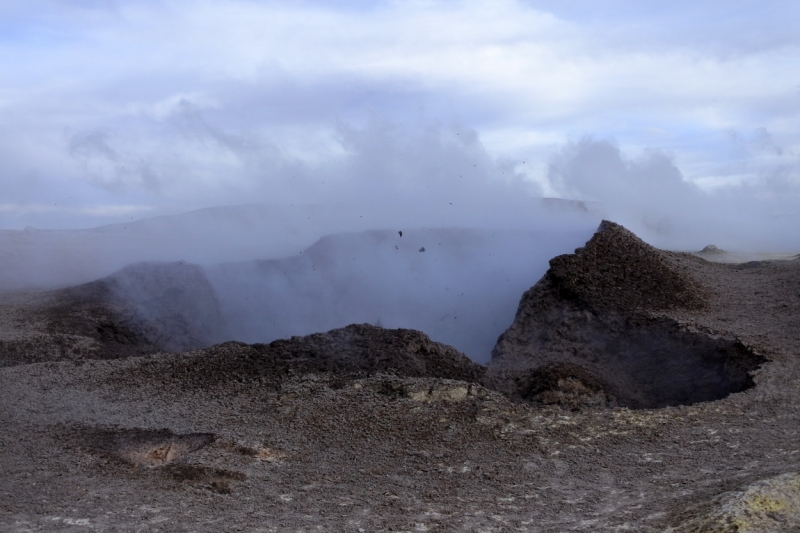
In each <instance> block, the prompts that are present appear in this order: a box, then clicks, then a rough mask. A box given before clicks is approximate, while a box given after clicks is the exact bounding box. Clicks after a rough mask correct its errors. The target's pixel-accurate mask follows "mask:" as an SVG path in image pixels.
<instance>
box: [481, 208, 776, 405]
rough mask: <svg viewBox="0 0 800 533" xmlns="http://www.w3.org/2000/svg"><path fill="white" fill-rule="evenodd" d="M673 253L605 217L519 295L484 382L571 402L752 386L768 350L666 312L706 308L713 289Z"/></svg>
mask: <svg viewBox="0 0 800 533" xmlns="http://www.w3.org/2000/svg"><path fill="white" fill-rule="evenodd" d="M674 255H676V254H669V253H667V252H662V251H660V250H657V249H655V248H653V247H651V246H649V245H648V244H646V243H644V242H643V241H641V240H640V239H639V238H637V237H636V236H635V235H633V234H632V233H631V232H629V231H627V230H626V229H625V228H623V227H622V226H619V225H617V224H614V223H612V222H607V221H603V223H602V224H601V225H600V227H599V229H598V231H597V233H596V234H595V235H594V237H592V239H591V240H590V241H589V242H588V243H587V244H586V246H585V247H583V248H579V249H577V250H576V251H575V254H572V255H563V256H558V257H556V258H554V259H552V260H551V261H550V265H551V267H550V270H548V272H547V273H546V274H545V276H544V277H543V278H542V279H541V280H540V281H539V282H538V283H537V284H536V285H535V286H534V287H532V288H531V289H530V290H528V291H527V292H526V293H525V294H524V295H523V297H522V300H521V302H520V305H519V309H518V311H517V315H516V319H515V321H514V323H513V324H512V325H511V327H510V328H509V329H508V330H507V331H506V332H505V333H503V335H502V336H501V337H500V338H499V340H498V343H497V346H496V347H495V349H494V352H493V356H492V361H491V363H490V364H489V370H488V372H487V376H486V384H487V385H488V386H489V387H491V388H495V389H497V390H500V391H502V392H504V393H506V394H509V395H511V396H516V397H519V398H522V399H525V400H529V401H534V402H539V403H556V404H562V405H566V406H569V407H572V408H577V407H580V406H582V405H583V406H614V405H621V406H626V407H633V408H652V407H665V406H670V405H688V404H692V403H696V402H701V401H709V400H715V399H719V398H723V397H725V396H727V395H728V394H730V393H732V392H739V391H742V390H745V389H747V388H749V387H751V386H752V384H753V382H752V379H751V377H750V372H752V371H753V370H755V369H756V368H757V367H758V365H759V364H761V363H762V362H763V361H764V359H763V358H762V357H760V356H759V355H757V354H755V353H753V352H752V351H751V350H749V349H748V348H747V347H745V346H744V345H743V344H742V343H740V342H738V341H737V340H736V339H733V338H721V337H719V336H713V335H709V334H706V333H705V332H703V331H701V330H699V329H697V328H694V327H693V326H691V325H687V324H682V323H679V322H678V321H676V320H674V319H671V318H668V317H666V316H663V315H662V314H660V313H661V312H662V311H665V310H676V309H683V310H698V309H703V308H704V306H705V305H706V302H707V299H708V298H709V296H710V294H711V292H710V291H709V290H708V289H706V288H705V287H703V286H702V285H701V284H700V283H699V282H698V281H696V280H695V279H693V278H692V276H691V275H690V274H689V273H688V271H687V270H686V269H685V268H684V267H683V266H682V265H681V264H680V262H679V261H676V260H675V259H674ZM678 255H679V254H678Z"/></svg>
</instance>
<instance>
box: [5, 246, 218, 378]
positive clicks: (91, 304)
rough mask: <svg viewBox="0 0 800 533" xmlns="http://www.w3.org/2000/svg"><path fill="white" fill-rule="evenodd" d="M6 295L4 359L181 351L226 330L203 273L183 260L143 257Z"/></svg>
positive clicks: (19, 361)
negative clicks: (64, 283) (76, 279)
mask: <svg viewBox="0 0 800 533" xmlns="http://www.w3.org/2000/svg"><path fill="white" fill-rule="evenodd" d="M3 300H4V301H3V303H4V304H5V306H3V307H5V309H7V310H8V312H7V313H6V312H2V311H1V310H0V322H5V323H4V324H3V325H4V326H5V327H3V328H2V329H3V331H2V338H0V366H8V365H15V364H26V363H33V362H40V361H55V360H63V359H72V360H83V359H87V358H88V359H95V358H99V359H109V358H111V359H113V358H119V357H129V356H137V355H144V354H149V353H156V352H161V351H168V352H182V351H185V350H190V349H193V348H199V347H203V346H209V345H211V344H214V343H215V342H220V341H222V340H225V336H226V335H225V324H224V320H223V317H222V315H221V313H220V309H219V303H218V301H217V298H216V295H215V293H214V290H213V289H212V287H211V285H209V283H208V280H207V279H206V276H205V273H204V272H203V270H202V269H201V268H200V267H199V266H197V265H192V264H188V263H184V262H177V263H138V264H134V265H129V266H127V267H125V268H123V269H121V270H119V271H118V272H115V273H114V274H112V275H110V276H107V277H105V278H102V279H99V280H97V281H93V282H90V283H85V284H83V285H77V286H75V287H70V288H66V289H58V290H55V291H43V292H27V293H17V294H11V295H8V296H6V297H5V298H4V299H3ZM3 319H5V320H3Z"/></svg>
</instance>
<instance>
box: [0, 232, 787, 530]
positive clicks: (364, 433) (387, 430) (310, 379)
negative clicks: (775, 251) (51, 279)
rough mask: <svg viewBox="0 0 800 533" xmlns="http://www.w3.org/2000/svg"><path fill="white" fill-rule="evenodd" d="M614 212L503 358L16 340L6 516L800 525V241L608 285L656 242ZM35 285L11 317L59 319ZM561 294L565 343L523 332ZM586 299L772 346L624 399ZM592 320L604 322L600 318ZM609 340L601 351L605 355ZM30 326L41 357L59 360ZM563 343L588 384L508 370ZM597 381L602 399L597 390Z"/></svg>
mask: <svg viewBox="0 0 800 533" xmlns="http://www.w3.org/2000/svg"><path fill="white" fill-rule="evenodd" d="M601 229H602V228H601ZM606 230H607V231H610V233H609V234H608V235H605V236H601V237H600V238H598V240H599V241H602V240H603V239H606V238H607V237H609V236H610V238H609V239H607V244H610V245H609V246H608V247H606V249H605V250H601V249H600V248H598V247H597V246H596V245H593V244H592V243H591V242H590V243H589V244H587V248H588V252H591V253H584V255H581V254H580V253H578V254H577V255H576V256H569V257H571V258H572V259H570V260H568V261H565V260H563V259H560V260H558V261H555V262H554V267H553V268H552V269H551V271H550V272H549V273H548V275H551V274H557V279H560V280H564V279H567V280H582V281H581V283H582V284H581V283H578V284H573V285H572V286H573V287H578V288H577V289H575V290H573V291H572V292H570V293H569V294H567V293H561V292H559V293H555V294H553V293H551V294H550V296H552V297H553V299H551V300H549V301H548V302H544V303H543V302H541V301H540V302H539V303H538V304H531V300H530V298H527V297H525V298H523V300H522V302H521V304H520V312H519V313H518V315H517V320H516V321H515V324H514V325H512V327H511V328H510V329H509V332H507V334H506V343H505V344H504V343H503V342H502V341H501V343H500V344H499V345H498V349H496V353H495V360H494V361H493V362H492V363H491V364H490V365H489V368H488V370H484V369H483V368H480V367H477V365H474V366H473V365H471V364H469V362H468V361H465V360H464V359H462V358H461V357H460V354H458V352H456V351H455V350H453V349H452V348H449V347H446V346H443V345H440V344H438V343H434V342H432V341H430V340H429V339H427V337H425V336H424V335H422V334H419V333H415V332H409V331H408V330H382V329H380V328H373V327H369V326H358V327H355V328H352V327H351V329H346V330H337V331H335V332H331V333H329V334H327V335H328V336H310V337H306V338H295V339H292V340H289V341H281V342H283V343H284V344H280V345H275V344H273V345H267V346H264V345H255V346H248V345H243V344H239V343H226V344H224V345H220V346H217V347H214V348H210V349H205V350H196V351H193V352H187V353H183V354H169V353H159V354H151V355H146V356H143V357H129V358H124V359H114V360H103V359H101V358H87V357H101V356H100V355H97V354H95V355H92V354H94V353H95V352H90V353H87V357H74V358H72V359H68V360H60V361H44V362H30V363H27V364H21V363H25V361H17V362H16V363H14V364H10V363H7V364H8V365H9V366H6V367H5V368H1V369H0V406H2V407H0V424H2V427H3V432H2V434H0V471H1V472H2V476H0V530H2V531H13V532H23V531H548V532H549V531H552V532H560V531H592V532H595V531H642V532H650V531H668V530H677V531H697V532H700V531H708V532H710V531H731V532H733V531H741V532H743V531H798V530H799V529H798V527H800V526H798V515H797V513H798V509H800V500H799V499H798V498H800V496H798V494H799V493H800V489H798V488H797V487H800V482H799V481H798V479H800V478H799V477H798V476H797V474H796V473H797V472H800V438H799V436H798V433H799V432H800V419H799V418H798V415H800V412H799V411H800V394H798V393H800V390H799V389H800V379H798V378H800V362H799V361H798V356H799V355H800V261H771V262H753V263H745V264H720V263H713V262H709V261H706V260H703V259H700V258H697V257H694V256H691V255H689V254H679V253H671V252H661V251H657V250H651V249H648V248H643V250H644V252H642V253H644V254H645V255H646V256H647V254H657V256H647V257H644V261H645V263H646V264H650V265H651V266H652V265H656V267H653V268H664V269H666V271H665V272H666V274H665V275H666V277H662V278H657V279H660V280H662V281H660V282H659V286H663V285H664V281H663V280H666V281H667V282H668V283H669V284H670V285H669V287H670V291H673V292H674V293H675V294H677V295H678V296H679V298H678V300H679V301H678V302H677V304H675V305H673V303H675V302H672V301H670V300H669V299H666V300H664V299H659V298H658V297H652V298H651V297H648V298H645V299H644V300H643V299H641V298H640V297H639V296H637V295H641V294H646V295H647V294H650V292H648V291H652V290H656V292H658V291H657V289H658V288H659V287H655V288H654V287H653V286H651V285H648V276H639V278H638V280H637V281H636V283H638V284H639V285H637V286H636V288H635V290H633V291H627V292H626V291H625V290H622V292H615V291H616V290H617V289H614V287H618V285H619V283H623V282H625V279H626V278H625V276H628V275H636V272H631V271H625V269H623V271H625V272H627V274H624V275H623V276H622V277H621V278H618V277H615V276H616V274H613V275H612V274H609V275H603V276H600V277H599V278H597V277H596V276H594V275H593V274H591V273H592V272H598V271H600V272H604V270H603V269H604V268H606V267H607V266H608V265H624V264H627V263H626V261H627V260H628V259H627V258H628V256H629V255H630V254H629V253H628V252H625V251H624V250H626V249H630V248H626V246H634V247H639V246H640V245H639V244H638V243H636V242H635V241H630V240H629V239H630V235H629V234H627V233H623V232H622V231H621V230H619V229H614V228H613V227H612V228H611V229H610V230H609V229H608V227H606ZM601 233H603V232H601ZM626 243H627V244H626ZM622 244H624V245H625V246H621V245H622ZM617 245H620V246H621V247H620V246H617ZM637 249H639V248H637ZM620 250H623V251H620ZM595 252H597V253H595ZM587 257H589V258H590V259H587ZM640 259H641V257H640ZM587 261H588V264H587ZM638 268H639V269H640V271H641V269H642V268H645V267H643V266H641V265H640V266H639V267H638ZM647 268H650V267H647ZM667 271H668V272H667ZM676 272H677V273H679V274H680V275H679V276H678V277H675V276H673V275H672V274H671V273H676ZM587 273H589V274H588V275H587ZM545 278H547V276H545ZM650 279H653V278H652V277H651V278H650ZM684 281H686V283H683V282H684ZM550 282H552V280H550V281H548V280H547V279H543V281H542V282H540V284H539V285H538V286H539V289H536V287H534V288H533V289H531V291H529V293H526V295H527V296H535V295H536V294H537V291H540V289H541V287H542V286H543V285H545V284H547V283H550ZM618 282H619V283H618ZM580 287H584V289H580ZM687 291H688V292H687ZM615 295H616V296H615ZM617 297H619V299H620V300H615V298H617ZM37 298H38V299H35V302H34V301H33V300H31V299H26V298H24V297H20V296H14V297H12V296H4V298H3V303H2V306H0V324H2V328H3V331H2V339H16V340H15V342H16V341H19V340H20V338H23V340H24V338H33V337H35V336H36V335H44V334H46V333H47V332H46V331H44V332H43V331H42V328H43V327H45V326H43V325H42V324H44V323H37V322H35V321H31V322H25V323H24V324H20V323H19V322H20V320H19V319H18V317H24V316H27V315H25V313H26V309H28V308H29V307H30V306H31V305H33V303H36V305H46V301H47V300H46V296H45V295H40V296H39V297H37ZM652 301H655V302H657V305H649V304H648V302H652ZM31 302H33V303H31ZM529 305H534V307H536V306H537V305H538V307H536V309H534V310H535V311H536V312H535V313H527V312H526V311H525V310H526V309H528V310H530V309H533V308H532V307H530V306H529ZM558 309H561V310H562V314H563V316H565V317H567V318H568V319H569V320H567V322H566V323H565V324H562V326H565V327H566V329H565V330H564V331H563V332H562V333H563V334H564V336H563V338H562V340H563V342H562V341H558V342H557V343H556V342H555V341H552V342H550V343H549V344H548V343H546V342H545V343H543V344H541V346H542V347H543V348H542V349H541V350H539V351H535V350H532V349H530V346H531V344H530V343H531V342H532V341H531V339H539V338H541V331H539V332H538V333H537V332H536V331H534V329H535V328H536V327H540V326H537V324H541V322H537V321H538V320H539V319H540V318H541V317H542V316H545V317H550V316H551V313H553V312H555V311H554V310H558ZM576 309H578V310H579V311H580V312H582V313H584V314H585V312H586V311H587V310H588V311H590V313H589V314H592V313H591V311H592V310H594V311H595V315H596V316H599V317H600V318H601V320H600V323H601V324H606V326H607V327H608V328H610V329H611V330H612V333H613V335H612V334H609V335H610V337H608V338H611V339H612V340H613V339H614V338H616V337H614V335H617V334H621V333H620V332H623V333H625V332H627V333H625V334H628V333H631V332H632V331H633V332H635V328H637V327H645V328H646V327H649V325H652V324H653V323H657V324H663V323H667V322H669V324H671V325H670V326H669V328H667V327H665V329H664V330H663V332H662V333H663V335H665V336H666V337H664V338H667V337H669V335H671V334H672V333H670V332H676V333H675V335H677V336H679V337H680V336H681V335H683V336H684V337H685V336H687V335H694V336H695V337H696V338H697V339H701V340H703V341H702V342H711V341H714V342H717V341H720V342H724V343H733V344H735V345H736V346H740V347H741V349H743V350H745V351H744V352H741V353H742V354H747V357H750V356H751V355H752V354H755V355H757V356H758V357H759V358H761V359H759V362H758V364H756V365H755V366H754V367H753V368H750V367H748V368H747V369H746V371H747V372H749V373H750V374H751V375H750V380H751V382H750V383H746V384H745V385H743V386H742V387H741V389H742V390H741V391H740V392H734V393H732V394H730V395H727V396H724V397H722V398H720V399H717V400H715V401H694V400H692V399H691V398H689V399H688V400H687V401H686V403H690V405H681V404H680V401H678V400H676V401H675V402H673V403H676V405H667V406H665V407H660V408H633V407H641V405H635V404H633V403H632V404H631V405H629V406H628V407H619V404H620V403H624V398H625V397H626V396H625V394H626V390H627V389H624V387H626V386H628V385H627V384H626V383H628V382H626V381H625V380H617V381H613V380H612V378H610V377H609V375H611V374H609V375H606V374H602V373H600V372H599V371H598V370H597V368H599V367H602V365H599V364H598V365H596V366H595V367H592V366H591V364H589V363H586V361H589V362H591V360H590V359H589V358H588V356H586V357H583V355H581V354H582V353H583V352H582V351H581V349H580V348H579V346H580V345H579V344H577V340H579V339H581V338H582V335H584V333H585V332H586V331H588V330H587V329H586V324H585V323H584V322H580V321H575V320H572V319H571V318H570V317H573V312H574V311H575V310H576ZM537 313H539V314H537ZM612 315H613V317H612V318H608V317H610V316H612ZM37 316H38V315H37ZM531 317H533V318H531ZM537 317H538V318H537ZM526 320H527V321H528V322H525V321H526ZM548 320H550V318H548ZM23 322H24V321H23ZM592 324H594V325H593V326H592V327H593V328H595V329H592V330H591V333H592V335H594V334H595V333H596V332H597V331H600V330H602V329H603V328H602V327H600V326H597V325H596V324H597V323H596V322H593V323H592ZM570 328H571V329H570ZM598 328H599V329H598ZM614 328H617V329H614ZM670 328H672V329H670ZM646 331H649V330H646ZM659 331H661V330H659ZM582 332H583V333H582ZM662 333H659V334H662ZM63 334H66V333H63ZM15 335H16V337H15ZM20 336H21V337H20ZM26 336H27V337H26ZM584 336H585V335H584ZM645 336H646V335H645ZM312 337H313V338H312ZM684 337H681V338H684ZM628 338H633V337H625V339H628ZM685 338H689V337H685ZM342 339H350V340H349V341H348V342H349V344H347V347H346V349H345V348H339V347H337V345H336V343H337V342H338V343H341V342H343V341H342ZM353 339H355V340H353ZM513 339H516V340H515V341H514V342H515V343H516V345H517V346H519V347H520V349H519V350H518V351H517V352H516V355H514V353H512V352H513V350H511V349H510V348H509V347H510V346H511V345H512V344H514V343H512V342H511V340H513ZM525 339H527V340H525ZM564 339H565V340H564ZM576 339H577V340H576ZM707 339H711V341H708V340H707ZM537 342H538V341H537ZM548 342H549V341H548ZM603 342H604V343H606V344H602V346H603V347H605V348H603V349H600V348H598V349H597V350H596V353H597V354H601V355H602V354H606V355H607V354H609V353H611V351H610V350H609V349H606V348H607V347H608V346H612V345H613V343H612V342H611V341H608V342H606V340H604V341H603ZM681 342H683V341H681ZM687 342H688V341H687ZM698 342H699V341H698ZM737 343H738V344H737ZM45 344H46V343H45ZM590 344H591V343H590ZM633 344H635V343H633V341H631V342H629V343H628V344H625V345H624V346H628V347H630V346H633ZM689 344H690V345H691V343H689ZM701 344H702V343H701ZM733 344H731V345H733ZM565 346H570V347H571V348H570V350H567V351H565V352H561V351H559V350H560V349H561V348H563V347H565ZM576 346H578V348H575V347H576ZM592 346H595V347H597V346H600V344H597V345H592ZM715 346H716V345H715ZM726 346H727V345H726ZM354 347H355V348H354ZM46 348H47V347H46V346H45V347H44V348H41V349H42V350H45V349H46ZM572 348H575V350H574V351H573V350H572ZM37 349H40V348H36V347H33V348H31V351H30V357H31V360H32V361H36V360H39V361H41V360H43V359H46V357H45V356H42V355H41V353H43V352H41V351H40V352H36V350H37ZM626 349H628V348H626ZM737 349H738V348H737ZM556 353H561V354H562V355H563V354H566V353H568V354H570V357H572V359H570V361H572V363H570V364H574V365H576V366H580V367H581V368H582V369H583V370H584V371H585V372H587V373H588V374H587V375H590V377H589V378H587V377H586V376H585V375H584V374H582V373H580V372H573V373H572V374H568V375H564V376H560V377H559V376H556V377H557V378H558V379H551V380H550V381H552V382H553V383H555V384H556V385H555V386H556V388H558V387H561V389H565V386H564V384H565V383H568V384H570V386H573V385H574V387H577V389H580V387H579V385H580V386H585V387H584V388H586V389H587V390H588V391H589V392H586V391H583V392H581V390H582V389H581V390H579V391H578V393H576V394H573V396H569V394H571V393H570V392H569V390H566V389H565V390H561V389H559V390H558V391H555V392H558V393H559V394H561V396H558V395H557V394H556V397H554V396H553V395H552V394H551V395H550V396H547V397H548V398H553V397H554V398H555V400H553V401H545V400H546V398H545V397H544V396H542V395H541V394H539V393H538V392H537V393H536V394H534V395H533V396H531V395H527V396H526V393H527V392H529V390H528V391H527V392H526V391H522V392H520V389H519V388H518V385H514V386H512V385H510V384H509V383H517V382H516V381H513V380H512V381H505V382H504V381H503V380H502V379H501V377H498V376H502V375H504V372H506V371H508V372H510V374H509V376H511V374H513V373H514V372H511V370H513V371H515V372H518V373H520V372H523V370H524V371H535V370H536V369H539V368H540V367H542V365H544V364H545V363H547V364H549V363H551V362H559V363H564V362H565V361H567V359H566V355H564V357H562V359H558V360H556V359H553V358H554V357H555V355H553V354H556ZM587 353H589V352H587ZM593 353H594V352H593ZM737 353H739V352H737ZM342 354H344V355H342ZM376 356H378V357H376ZM607 356H608V357H611V356H610V355H607ZM644 356H645V355H641V357H644ZM731 357H733V356H731ZM736 357H738V356H736ZM742 357H745V356H742ZM548 358H550V359H548ZM609 360H612V359H609ZM627 360H628V359H624V358H623V359H620V361H627ZM691 360H692V359H691V358H687V359H686V361H688V362H691ZM698 360H700V359H698ZM374 361H379V362H378V363H374ZM764 361H765V362H764ZM228 362H230V364H229V365H228V364H226V363H228ZM523 363H524V364H523ZM687 364H688V363H687ZM448 365H449V366H448ZM515 365H516V366H515ZM581 365H582V366H581ZM620 368H622V367H620ZM484 372H487V374H486V375H485V376H484ZM508 372H506V373H508ZM617 374H619V372H617V373H616V374H613V375H617ZM689 374H690V372H682V373H680V374H679V375H678V377H677V378H675V379H676V380H678V381H680V380H682V379H685V377H686V376H687V375H689ZM528 375H529V376H530V373H529V374H528ZM537 375H538V374H537ZM648 375H649V374H648ZM516 377H519V376H516ZM551 377H552V376H551ZM489 378H492V379H493V380H494V381H492V379H489ZM512 378H514V376H511V377H510V378H509V379H512ZM562 378H563V379H562ZM590 378H591V379H590ZM595 378H596V380H597V382H596V383H597V384H598V385H596V386H595V385H593V383H595V382H593V381H592V379H595ZM530 379H533V378H530ZM559 380H560V381H559ZM570 380H571V381H570ZM581 380H583V381H581ZM534 381H535V380H534ZM559 383H560V384H559ZM534 384H535V383H534ZM528 385H531V384H530V383H529V384H528ZM515 387H516V388H515ZM592 387H594V388H592ZM615 387H616V388H615ZM528 388H529V389H530V387H528ZM566 388H568V387H566ZM577 389H575V390H577ZM536 390H537V391H538V390H539V389H536ZM598 391H600V392H598ZM503 392H505V393H506V394H503ZM523 392H525V393H523ZM551 392H553V391H551ZM573 392H574V391H573ZM600 393H602V394H605V396H604V397H605V398H607V399H608V400H609V401H606V402H601V403H592V402H585V401H582V399H585V398H588V397H590V396H592V395H593V394H595V395H596V394H600ZM615 394H616V396H615ZM568 396H569V397H568ZM567 397H568V398H567ZM543 398H545V399H543ZM565 398H566V400H565ZM620 398H623V400H620ZM567 400H569V401H567ZM573 400H574V401H573ZM612 400H614V401H612Z"/></svg>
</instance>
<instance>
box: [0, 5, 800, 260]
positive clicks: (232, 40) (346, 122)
mask: <svg viewBox="0 0 800 533" xmlns="http://www.w3.org/2000/svg"><path fill="white" fill-rule="evenodd" d="M797 20H800V4H799V3H797V2H792V1H769V0H767V1H759V2H756V1H730V2H716V1H706V0H696V1H692V2H689V1H682V0H678V1H675V2H666V3H665V2H658V3H656V2H634V1H627V0H618V1H614V0H611V1H592V2H590V1H588V0H587V1H583V0H577V1H571V2H570V1H559V2H556V1H549V0H543V1H523V0H516V1H515V0H492V1H482V0H466V1H458V0H455V1H447V2H438V1H422V0H420V1H408V2H391V1H377V0H376V1H367V0H363V1H348V2H323V1H311V0H309V1H299V0H297V1H214V2H211V1H202V0H200V1H186V0H170V1H167V0H164V1H157V0H126V1H125V2H117V1H114V0H60V1H55V0H26V1H17V0H6V1H4V2H2V4H0V228H6V229H21V228H23V227H25V226H28V225H32V226H35V227H39V228H80V227H92V226H97V225H101V224H107V223H112V222H120V221H125V220H131V219H138V218H143V217H150V216H155V215H161V214H169V213H179V212H183V211H188V210H191V209H199V208H203V207H210V206H215V205H236V204H250V203H267V204H281V205H287V204H325V203H332V202H339V203H341V204H342V205H353V204H359V203H361V204H363V203H367V204H370V205H373V206H374V205H379V206H386V209H406V208H408V206H411V205H416V206H422V207H418V208H419V209H422V208H424V209H429V210H435V209H438V208H440V207H441V206H445V205H451V204H453V203H454V202H455V203H456V205H460V206H463V207H462V209H464V210H465V212H466V210H475V209H480V208H481V206H484V207H483V208H485V209H487V210H488V209H492V210H494V212H496V214H497V216H498V217H502V208H501V207H498V206H502V205H504V203H506V202H508V203H519V201H520V199H527V198H536V197H540V196H545V197H560V198H569V199H578V200H585V201H589V202H592V203H593V204H592V205H596V206H599V207H598V208H597V209H598V214H599V215H601V216H604V217H607V218H612V219H615V220H617V221H620V222H622V223H625V224H626V225H628V226H632V227H633V229H637V230H639V229H642V230H644V231H651V232H652V233H653V234H654V235H661V236H662V237H663V239H662V240H663V242H664V243H667V244H671V245H674V246H680V244H681V242H680V239H679V238H677V237H675V236H676V235H680V234H685V233H686V232H687V231H697V230H699V229H703V230H705V231H706V232H707V234H708V238H709V239H711V238H713V236H714V235H715V232H716V233H719V232H721V231H723V230H724V231H729V232H735V233H741V234H748V235H749V236H750V241H749V242H757V241H758V240H759V239H761V240H762V241H763V239H764V238H766V237H769V238H770V239H771V240H769V242H768V246H767V244H765V246H767V247H771V248H775V249H778V248H792V247H799V248H800V230H795V229H794V228H793V226H794V225H797V226H798V227H800V224H794V222H796V221H800V130H798V124H800V122H799V121H798V119H799V118H800V68H798V67H800V32H798V31H796V21H797ZM515 205H516V204H515ZM656 240H657V239H656ZM709 242H710V241H709ZM752 246H755V245H754V244H753V245H752Z"/></svg>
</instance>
